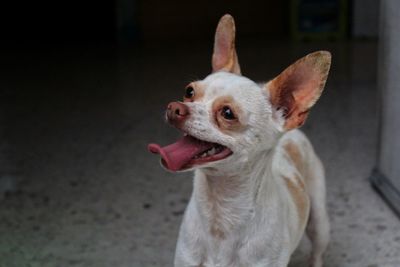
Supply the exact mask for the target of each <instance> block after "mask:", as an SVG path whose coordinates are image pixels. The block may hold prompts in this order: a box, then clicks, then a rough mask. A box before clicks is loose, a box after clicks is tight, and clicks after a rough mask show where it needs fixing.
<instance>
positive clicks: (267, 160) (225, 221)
mask: <svg viewBox="0 0 400 267" xmlns="http://www.w3.org/2000/svg"><path fill="white" fill-rule="evenodd" d="M272 157H273V152H271V151H264V152H263V153H262V154H261V155H257V160H254V161H249V162H248V165H247V166H243V168H241V172H240V173H231V174H229V173H226V174H220V175H216V174H215V173H213V172H211V173H210V172H207V171H204V170H201V169H200V170H196V172H195V180H194V198H195V200H196V203H197V208H198V211H199V215H200V217H202V220H203V219H204V220H203V222H205V223H206V224H208V226H209V227H210V232H211V234H212V235H214V236H215V237H219V238H224V237H225V235H226V234H227V232H230V231H231V230H233V229H234V228H235V227H236V226H239V225H241V224H243V223H245V221H246V220H247V219H249V218H250V217H251V216H252V215H253V213H254V207H255V205H256V204H257V202H258V201H260V197H262V198H263V199H262V201H266V200H265V198H268V195H267V196H266V195H265V194H262V195H260V194H259V192H260V191H263V192H265V189H267V191H270V190H268V189H271V190H273V188H272V184H273V182H274V181H273V179H272V177H267V179H265V176H272V169H271V162H272Z"/></svg>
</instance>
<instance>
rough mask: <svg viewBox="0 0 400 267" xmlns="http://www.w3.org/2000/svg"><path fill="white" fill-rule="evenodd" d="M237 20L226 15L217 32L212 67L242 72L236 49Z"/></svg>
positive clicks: (215, 69) (237, 72) (218, 69)
mask: <svg viewBox="0 0 400 267" xmlns="http://www.w3.org/2000/svg"><path fill="white" fill-rule="evenodd" d="M235 33H236V29H235V21H234V20H233V17H232V16H231V15H229V14H226V15H224V16H223V17H222V18H221V19H220V20H219V23H218V26H217V30H216V32H215V40H214V53H213V56H212V69H213V72H216V71H228V72H232V73H236V74H240V66H239V61H238V57H237V54H236V49H235Z"/></svg>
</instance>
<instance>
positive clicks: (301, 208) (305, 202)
mask: <svg viewBox="0 0 400 267" xmlns="http://www.w3.org/2000/svg"><path fill="white" fill-rule="evenodd" d="M296 176H297V175H296ZM284 178H285V183H286V186H287V188H288V190H289V192H290V194H291V196H292V198H293V201H294V203H295V205H296V208H297V212H298V215H299V220H300V227H303V226H304V225H305V224H306V222H307V220H308V212H309V208H310V207H309V198H308V195H307V193H306V191H305V190H304V187H302V186H301V185H299V184H297V183H295V182H294V181H293V180H292V179H290V178H287V177H284ZM294 180H296V181H299V180H301V179H300V177H294Z"/></svg>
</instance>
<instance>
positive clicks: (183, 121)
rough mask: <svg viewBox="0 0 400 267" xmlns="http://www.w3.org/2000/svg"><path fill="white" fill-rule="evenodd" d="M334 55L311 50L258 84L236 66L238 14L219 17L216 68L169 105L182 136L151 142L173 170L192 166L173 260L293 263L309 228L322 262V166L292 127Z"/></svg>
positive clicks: (314, 260) (315, 261) (315, 256)
mask: <svg viewBox="0 0 400 267" xmlns="http://www.w3.org/2000/svg"><path fill="white" fill-rule="evenodd" d="M330 63H331V55H330V53H329V52H326V51H318V52H314V53H312V54H309V55H307V56H305V57H303V58H302V59H300V60H298V61H296V62H295V63H294V64H292V65H291V66H290V67H288V68H287V69H286V70H284V71H283V72H282V73H281V74H280V75H278V76H277V77H276V78H274V79H273V80H271V81H269V82H267V83H264V84H257V83H255V82H253V81H251V80H249V79H248V78H246V77H243V76H241V74H240V67H239V62H238V58H237V54H236V50H235V24H234V20H233V18H232V17H231V16H230V15H225V16H223V17H222V18H221V20H220V21H219V24H218V27H217V30H216V34H215V43H214V54H213V56H212V68H213V73H212V74H210V75H209V76H207V77H206V78H205V79H204V80H200V81H195V82H192V83H190V84H189V85H188V86H187V88H186V93H185V96H184V101H183V102H172V103H170V104H169V105H168V108H167V112H166V117H167V120H168V122H169V123H170V124H172V125H174V126H175V127H176V128H178V129H179V130H181V131H182V132H183V133H184V135H183V137H182V138H181V139H180V140H178V141H177V142H176V143H174V144H171V145H168V146H166V147H160V146H159V145H157V144H150V145H149V150H150V151H151V152H153V153H159V154H160V155H161V157H162V164H163V165H164V167H165V168H167V169H168V170H171V171H188V170H194V173H195V175H194V189H193V194H192V197H191V199H190V202H189V204H188V206H187V209H186V212H185V215H184V218H183V222H182V225H181V228H180V234H179V239H178V243H177V248H176V254H175V266H221V267H225V266H269V267H282V266H287V265H288V262H289V260H290V256H291V254H292V253H293V251H294V250H295V249H296V247H297V246H298V244H299V241H300V239H301V238H302V236H303V232H304V230H305V229H306V232H307V235H308V237H309V238H310V240H311V242H312V253H311V261H310V264H311V266H313V267H321V266H322V255H323V253H324V251H325V250H326V248H327V245H328V242H329V220H328V215H327V212H326V206H325V178H324V169H323V166H322V164H321V161H320V160H319V158H318V157H317V155H316V154H315V152H314V150H313V148H312V146H311V144H310V142H309V141H308V139H307V137H306V136H305V135H304V134H303V133H302V132H300V131H299V130H297V129H296V128H297V127H299V126H301V125H302V124H303V123H304V121H305V120H306V118H307V116H308V112H309V110H310V108H311V107H312V106H313V105H314V104H315V102H316V101H317V99H318V98H319V96H320V95H321V92H322V90H323V88H324V85H325V81H326V79H327V76H328V72H329V67H330Z"/></svg>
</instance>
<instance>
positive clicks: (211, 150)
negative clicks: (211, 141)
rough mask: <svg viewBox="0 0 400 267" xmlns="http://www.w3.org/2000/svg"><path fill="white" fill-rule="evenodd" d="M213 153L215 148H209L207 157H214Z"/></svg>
mask: <svg viewBox="0 0 400 267" xmlns="http://www.w3.org/2000/svg"><path fill="white" fill-rule="evenodd" d="M215 152H216V150H215V147H213V148H211V149H210V150H209V151H208V155H209V156H211V155H214V154H215Z"/></svg>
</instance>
